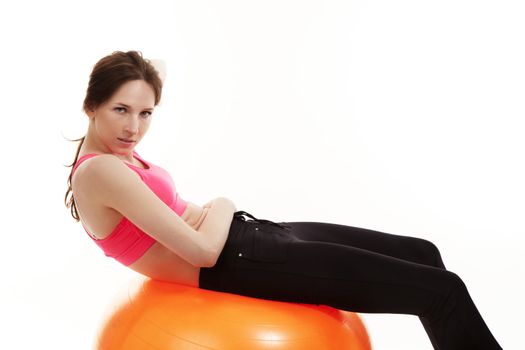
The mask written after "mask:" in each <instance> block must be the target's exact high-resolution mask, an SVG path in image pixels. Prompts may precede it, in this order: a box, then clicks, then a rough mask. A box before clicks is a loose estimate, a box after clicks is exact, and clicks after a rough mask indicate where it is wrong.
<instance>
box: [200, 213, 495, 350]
mask: <svg viewBox="0 0 525 350" xmlns="http://www.w3.org/2000/svg"><path fill="white" fill-rule="evenodd" d="M245 217H248V218H249V219H246V218H245ZM200 288H203V289H209V290H215V291H222V292H228V293H234V294H240V295H246V296H251V297H256V298H263V299H269V300H280V301H289V302H301V303H309V304H324V305H329V306H332V307H335V308H338V309H341V310H347V311H353V312H360V313H396V314H411V315H417V316H418V317H419V319H420V321H421V323H422V325H423V327H424V329H425V331H426V332H427V335H428V337H429V339H430V342H431V343H432V345H433V347H434V349H440V350H456V349H458V350H459V349H461V350H468V349H501V346H499V345H498V343H497V341H496V339H495V338H494V337H493V335H492V333H491V332H490V330H489V329H488V327H487V325H486V324H485V322H484V321H483V318H482V317H481V315H480V313H479V312H478V310H477V308H476V306H475V304H474V302H473V301H472V299H471V297H470V295H469V292H468V290H467V287H466V286H465V284H464V283H463V281H462V280H461V278H460V277H459V276H458V275H457V274H455V273H453V272H451V271H448V270H446V268H445V265H444V264H443V261H442V259H441V254H440V252H439V250H438V248H437V247H436V246H435V245H434V244H433V243H432V242H430V241H428V240H424V239H421V238H415V237H409V236H400V235H394V234H389V233H384V232H378V231H373V230H369V229H364V228H358V227H353V226H345V225H340V224H332V223H322V222H282V223H275V222H272V221H270V220H264V219H257V218H255V217H254V216H253V215H251V214H249V213H247V212H245V211H238V212H236V213H235V214H234V219H233V221H232V225H231V227H230V234H229V236H228V239H227V241H226V244H225V247H224V250H223V251H222V253H221V255H220V256H219V259H218V261H217V264H216V265H215V266H213V267H211V268H202V269H201V273H200Z"/></svg>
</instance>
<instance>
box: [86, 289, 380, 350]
mask: <svg viewBox="0 0 525 350" xmlns="http://www.w3.org/2000/svg"><path fill="white" fill-rule="evenodd" d="M96 348H97V349H98V350H108V349H111V350H115V349H124V350H139V349H140V350H150V349H151V350H153V349H155V350H175V349H177V350H197V349H199V350H203V349H217V350H230V349H232V350H234V349H239V350H240V349H242V350H263V349H264V350H267V349H272V350H273V349H282V350H285V349H286V350H292V349H293V350H307V349H315V350H333V349H345V350H370V349H371V345H370V340H369V338H368V333H367V331H366V328H365V326H364V324H363V322H362V321H361V318H360V317H359V315H358V314H357V313H353V312H347V311H340V310H337V309H334V308H331V307H328V306H324V305H311V304H299V303H287V302H278V301H270V300H264V299H258V298H250V297H245V296H240V295H235V294H229V293H221V292H214V291H209V290H205V289H200V288H193V287H188V286H184V285H180V284H174V283H168V282H161V281H156V280H151V279H137V280H132V281H131V284H130V286H129V288H128V290H127V291H126V293H123V294H122V296H117V297H116V303H115V304H114V308H113V309H111V310H109V311H108V317H107V318H106V319H105V320H104V322H103V325H102V327H101V328H100V331H99V334H98V337H97V342H96Z"/></svg>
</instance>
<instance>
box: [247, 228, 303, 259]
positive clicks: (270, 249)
mask: <svg viewBox="0 0 525 350" xmlns="http://www.w3.org/2000/svg"><path fill="white" fill-rule="evenodd" d="M246 234H247V235H248V237H249V243H248V244H246V246H245V247H244V249H243V250H242V251H239V253H238V258H241V259H245V260H251V261H256V262H268V263H284V262H285V261H286V257H287V253H288V247H289V245H290V242H291V241H292V240H293V238H292V236H291V235H290V234H289V233H288V232H286V230H284V229H282V228H279V227H276V226H273V225H267V224H260V223H253V224H251V225H249V226H248V227H247V228H246Z"/></svg>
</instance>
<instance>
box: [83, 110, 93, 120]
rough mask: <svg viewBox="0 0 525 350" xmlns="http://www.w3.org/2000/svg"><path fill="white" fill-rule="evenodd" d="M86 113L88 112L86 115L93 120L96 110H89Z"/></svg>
mask: <svg viewBox="0 0 525 350" xmlns="http://www.w3.org/2000/svg"><path fill="white" fill-rule="evenodd" d="M85 112H86V114H87V116H88V118H89V119H91V118H93V117H94V116H95V110H94V109H90V108H88V109H87V110H86V111H85Z"/></svg>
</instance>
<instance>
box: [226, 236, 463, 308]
mask: <svg viewBox="0 0 525 350" xmlns="http://www.w3.org/2000/svg"><path fill="white" fill-rule="evenodd" d="M268 247H269V245H268ZM265 251H269V250H265ZM454 279H455V275H454V274H453V273H451V272H449V271H446V270H443V269H440V268H437V267H431V266H427V265H422V264H418V263H412V262H410V261H407V260H402V259H398V258H394V257H391V256H387V255H384V254H380V253H375V252H372V251H368V250H365V249H361V248H356V247H351V246H346V245H340V244H336V243H326V242H319V241H304V240H299V239H294V240H293V241H291V242H289V243H288V248H287V254H286V259H285V261H282V262H279V261H272V256H271V255H268V258H267V257H266V256H264V255H261V256H259V257H257V258H255V259H254V258H253V257H250V256H248V257H245V256H242V257H238V259H237V262H236V264H235V277H234V281H233V283H232V284H231V285H230V287H231V288H232V290H231V291H232V292H235V293H239V294H243V295H248V296H252V297H259V298H264V299H272V300H281V301H295V302H303V303H312V304H325V305H330V306H332V307H336V308H338V309H343V310H349V311H356V312H370V313H376V312H378V313H403V314H413V315H419V316H425V315H427V314H429V313H431V312H432V311H433V310H435V308H437V307H439V304H440V300H442V296H443V295H444V294H445V293H446V292H447V288H448V287H449V286H450V284H451V283H455V282H454Z"/></svg>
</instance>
